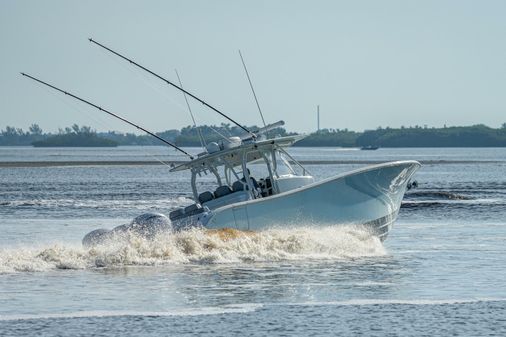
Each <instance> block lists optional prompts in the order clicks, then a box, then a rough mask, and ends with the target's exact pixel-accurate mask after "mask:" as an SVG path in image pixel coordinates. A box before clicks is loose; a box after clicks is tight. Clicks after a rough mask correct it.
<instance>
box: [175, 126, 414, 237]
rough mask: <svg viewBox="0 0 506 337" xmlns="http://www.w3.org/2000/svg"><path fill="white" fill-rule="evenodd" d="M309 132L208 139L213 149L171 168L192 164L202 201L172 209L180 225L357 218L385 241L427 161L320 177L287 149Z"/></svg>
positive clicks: (248, 225)
mask: <svg viewBox="0 0 506 337" xmlns="http://www.w3.org/2000/svg"><path fill="white" fill-rule="evenodd" d="M256 134H257V135H258V132H257V133H256ZM302 137H303V136H288V137H280V138H274V139H264V140H255V139H252V138H250V137H247V138H246V139H241V138H239V137H233V138H231V139H230V140H229V141H228V142H226V141H224V142H221V143H220V144H218V143H210V144H208V146H207V150H208V151H207V152H204V153H202V154H201V155H200V156H199V157H198V158H196V159H193V160H191V161H189V162H186V163H184V164H181V165H179V166H176V167H174V168H173V169H172V170H171V171H182V170H186V171H189V173H190V175H191V186H192V191H193V199H194V200H195V203H194V204H192V205H190V206H187V207H184V208H179V209H177V210H175V211H172V212H171V213H170V215H169V218H170V220H171V221H172V224H173V226H174V227H175V229H181V228H187V227H191V226H203V227H206V228H212V229H219V228H234V229H239V230H251V231H257V230H263V229H266V228H276V227H277V228H280V227H295V226H331V225H344V224H347V225H349V224H357V225H362V226H365V227H367V228H368V229H370V230H371V231H372V232H373V233H374V234H375V235H377V236H378V237H379V238H380V239H381V240H384V239H385V238H386V237H387V235H388V232H389V230H390V229H391V227H392V224H393V222H394V221H395V219H396V217H397V214H398V212H399V209H400V205H401V200H402V198H403V196H404V192H405V191H406V185H407V184H408V181H409V179H410V178H411V176H412V175H413V174H414V173H415V171H416V170H417V169H418V168H419V167H420V164H419V163H418V162H416V161H397V162H388V163H384V164H379V165H372V166H368V167H365V168H361V169H358V170H354V171H351V172H347V173H344V174H339V175H336V176H333V177H329V178H327V179H324V180H321V181H315V179H314V177H313V176H312V175H311V174H310V173H309V171H308V170H307V169H306V168H305V167H304V166H303V165H301V164H300V163H299V162H298V161H297V160H296V159H294V158H293V157H292V156H291V155H290V154H289V153H288V152H287V151H286V148H287V147H289V146H291V145H293V144H294V143H295V142H296V141H298V140H300V139H301V138H302ZM208 176H210V177H213V180H214V186H215V188H214V189H212V190H211V189H208V190H203V191H201V190H199V187H201V186H206V185H207V188H209V187H210V186H211V185H210V184H209V182H208V180H209V179H208ZM199 179H203V180H206V184H200V183H199Z"/></svg>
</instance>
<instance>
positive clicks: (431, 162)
mask: <svg viewBox="0 0 506 337" xmlns="http://www.w3.org/2000/svg"><path fill="white" fill-rule="evenodd" d="M299 162H300V163H301V164H303V165H353V164H364V165H365V164H380V163H384V162H385V161H384V160H302V161H299ZM419 162H420V163H421V164H422V165H435V164H441V165H444V164H472V163H483V164H496V163H506V161H500V160H420V161H419ZM182 163H185V162H184V161H170V162H164V163H163V164H162V163H161V162H159V161H152V160H150V161H147V160H145V161H140V160H139V161H135V160H118V161H110V160H109V161H98V160H93V161H5V162H0V168H23V167H58V166H60V167H66V166H150V165H164V164H165V165H169V166H170V165H176V166H177V165H179V164H182Z"/></svg>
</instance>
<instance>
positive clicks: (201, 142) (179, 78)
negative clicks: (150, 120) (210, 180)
mask: <svg viewBox="0 0 506 337" xmlns="http://www.w3.org/2000/svg"><path fill="white" fill-rule="evenodd" d="M174 71H175V72H176V76H177V80H178V81H179V86H180V87H181V88H182V87H183V83H182V82H181V77H179V73H178V72H177V69H174ZM183 96H184V100H185V101H186V106H187V107H188V111H189V112H190V116H191V118H192V120H193V126H194V127H195V128H196V129H197V133H198V134H199V138H200V144H201V145H202V147H203V148H204V149H205V148H206V145H205V144H206V142H205V141H204V137H203V136H202V132H201V131H200V129H199V127H198V126H197V123H196V122H195V116H193V112H192V108H191V107H190V102H188V98H187V97H186V94H185V93H183Z"/></svg>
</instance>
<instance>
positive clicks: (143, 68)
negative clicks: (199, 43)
mask: <svg viewBox="0 0 506 337" xmlns="http://www.w3.org/2000/svg"><path fill="white" fill-rule="evenodd" d="M88 40H89V41H90V42H92V43H94V44H96V45H97V46H99V47H102V48H103V49H105V50H107V51H109V52H111V53H113V54H114V55H116V56H119V57H121V58H122V59H124V60H126V61H128V62H130V63H131V64H133V65H134V66H137V67H139V68H141V69H142V70H144V71H147V72H148V73H150V74H151V75H153V76H155V77H157V78H159V79H161V80H162V81H164V82H165V83H167V84H169V85H171V86H173V87H174V88H176V89H179V90H181V91H182V92H184V93H185V94H186V95H188V96H190V97H191V98H193V99H195V100H197V101H199V102H200V103H202V104H204V105H205V106H206V107H208V108H209V109H211V110H213V111H215V112H217V113H219V114H220V115H221V116H223V117H225V118H226V119H228V120H229V121H231V122H232V123H234V124H235V125H237V126H238V127H240V128H241V129H243V130H244V131H246V132H247V133H249V134H250V135H251V136H252V137H253V139H254V138H256V135H255V134H254V133H253V132H251V131H250V130H248V129H246V128H245V127H244V126H242V125H241V124H239V123H237V122H236V121H234V120H233V119H232V118H230V117H228V116H227V115H225V114H224V113H223V112H221V111H220V110H218V109H216V108H215V107H213V106H212V105H210V104H208V103H206V102H205V101H204V100H202V99H200V98H198V97H197V96H195V95H193V94H192V93H190V92H188V91H186V90H185V89H183V88H181V87H180V86H178V85H177V84H174V83H172V82H171V81H169V80H167V79H166V78H164V77H162V76H160V75H158V74H157V73H155V72H153V71H151V70H149V69H148V68H146V67H143V66H141V65H140V64H139V63H137V62H135V61H133V60H131V59H129V58H128V57H126V56H123V55H121V54H120V53H118V52H115V51H114V50H112V49H110V48H108V47H106V46H104V45H103V44H101V43H99V42H97V41H95V40H93V39H92V38H89V39H88Z"/></svg>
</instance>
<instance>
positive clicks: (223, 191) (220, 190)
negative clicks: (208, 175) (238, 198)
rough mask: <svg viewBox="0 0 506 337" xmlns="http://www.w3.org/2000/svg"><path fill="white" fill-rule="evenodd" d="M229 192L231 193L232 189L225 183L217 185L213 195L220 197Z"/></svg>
mask: <svg viewBox="0 0 506 337" xmlns="http://www.w3.org/2000/svg"><path fill="white" fill-rule="evenodd" d="M230 193H232V189H231V188H230V187H229V186H227V185H223V186H220V187H218V188H217V189H216V191H214V197H215V198H220V197H223V196H225V195H227V194H230Z"/></svg>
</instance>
